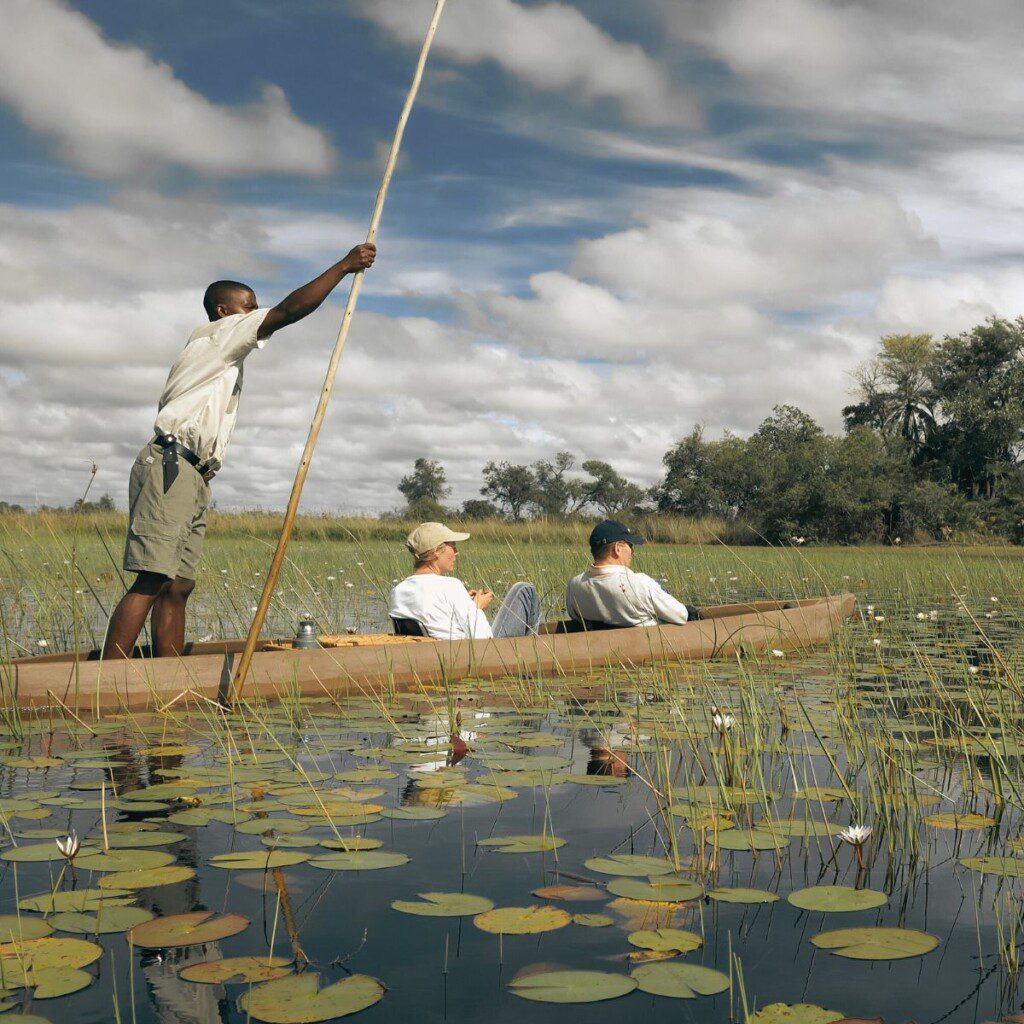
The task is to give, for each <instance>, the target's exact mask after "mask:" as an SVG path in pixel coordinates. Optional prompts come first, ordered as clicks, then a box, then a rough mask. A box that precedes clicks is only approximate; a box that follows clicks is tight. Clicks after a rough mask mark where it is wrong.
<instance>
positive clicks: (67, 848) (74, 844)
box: [54, 830, 82, 860]
mask: <svg viewBox="0 0 1024 1024" xmlns="http://www.w3.org/2000/svg"><path fill="white" fill-rule="evenodd" d="M54 842H55V843H56V844H57V849H58V850H60V852H61V853H62V854H63V855H64V856H65V857H66V858H67V859H68V860H74V859H75V857H77V856H78V851H79V850H80V849H81V848H82V844H81V842H79V839H78V833H77V832H75V831H74V830H72V832H71V835H69V836H68V837H67V838H66V839H55V840H54Z"/></svg>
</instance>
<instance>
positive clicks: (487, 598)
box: [469, 588, 494, 612]
mask: <svg viewBox="0 0 1024 1024" xmlns="http://www.w3.org/2000/svg"><path fill="white" fill-rule="evenodd" d="M469 596H470V597H471V598H472V599H473V604H475V605H476V606H477V608H479V609H480V611H482V612H485V611H487V608H488V606H489V605H490V603H491V602H492V601H493V600H494V591H493V590H487V589H486V588H485V589H483V590H471V591H470V592H469Z"/></svg>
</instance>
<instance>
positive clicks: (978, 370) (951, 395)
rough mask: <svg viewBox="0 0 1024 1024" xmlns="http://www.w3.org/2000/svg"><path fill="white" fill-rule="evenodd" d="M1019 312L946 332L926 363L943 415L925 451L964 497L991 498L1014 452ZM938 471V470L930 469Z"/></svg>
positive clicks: (1022, 420) (1021, 387) (1021, 373)
mask: <svg viewBox="0 0 1024 1024" xmlns="http://www.w3.org/2000/svg"><path fill="white" fill-rule="evenodd" d="M1022 354H1024V317H1018V318H1017V319H1016V320H1013V321H1010V320H1000V319H998V318H996V317H992V318H990V319H989V320H986V321H985V323H984V324H980V325H979V326H977V327H975V328H973V329H972V330H970V331H964V332H963V333H962V334H958V335H956V336H955V337H946V338H944V339H943V341H942V342H941V343H940V345H939V346H938V349H937V351H936V353H935V358H934V360H933V361H932V363H931V367H930V379H931V383H932V386H933V387H934V389H935V393H936V395H937V397H938V401H939V404H940V410H941V423H940V424H939V426H938V428H937V429H936V431H935V434H934V437H933V438H932V439H931V442H930V444H929V445H928V448H927V451H926V453H925V454H926V456H927V457H928V458H929V459H931V461H932V464H933V466H934V467H935V468H936V469H937V470H941V469H942V468H945V470H946V471H947V472H948V474H949V476H948V478H949V479H952V480H953V482H954V483H956V485H957V486H958V487H959V488H960V489H961V490H962V491H963V492H964V493H965V494H967V495H968V496H969V497H972V498H975V497H981V498H991V497H992V496H993V495H994V494H995V493H996V488H997V484H998V481H999V480H1000V479H1001V478H1002V477H1003V476H1004V475H1005V473H1006V471H1007V470H1009V469H1011V468H1013V467H1015V466H1016V465H1017V463H1018V461H1019V458H1020V446H1021V432H1022V430H1024V359H1022ZM936 475H938V473H936Z"/></svg>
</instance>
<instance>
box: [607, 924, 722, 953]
mask: <svg viewBox="0 0 1024 1024" xmlns="http://www.w3.org/2000/svg"><path fill="white" fill-rule="evenodd" d="M626 940H627V941H628V942H629V944H630V945H631V946H636V947H637V949H653V950H654V951H655V952H659V953H667V952H669V951H670V950H671V951H673V952H676V953H689V952H690V951H691V950H694V949H700V947H701V946H703V945H704V940H703V939H702V938H701V937H700V936H699V935H697V934H696V932H687V931H683V930H682V929H681V928H655V929H652V930H642V931H638V932H631V933H630V934H629V935H627V936H626Z"/></svg>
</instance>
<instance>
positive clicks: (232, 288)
mask: <svg viewBox="0 0 1024 1024" xmlns="http://www.w3.org/2000/svg"><path fill="white" fill-rule="evenodd" d="M240 291H241V292H251V291H252V289H251V288H250V287H249V286H248V285H247V284H242V282H241V281H214V282H213V284H211V285H210V286H209V287H208V288H207V289H206V291H205V292H204V293H203V309H205V310H206V315H207V316H208V317H209V318H210V319H211V320H216V319H217V307H218V306H219V305H220V304H221V303H222V302H227V300H228V299H229V298H231V294H232V293H233V292H240Z"/></svg>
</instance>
